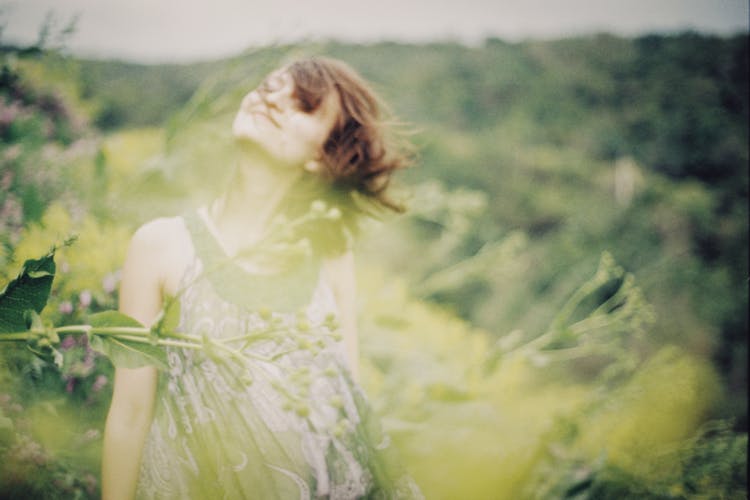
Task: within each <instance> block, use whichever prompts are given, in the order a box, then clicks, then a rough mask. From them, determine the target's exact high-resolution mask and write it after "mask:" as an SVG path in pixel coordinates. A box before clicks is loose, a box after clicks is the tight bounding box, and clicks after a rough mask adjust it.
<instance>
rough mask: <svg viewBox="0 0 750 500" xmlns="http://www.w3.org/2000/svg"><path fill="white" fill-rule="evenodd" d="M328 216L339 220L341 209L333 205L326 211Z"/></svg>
mask: <svg viewBox="0 0 750 500" xmlns="http://www.w3.org/2000/svg"><path fill="white" fill-rule="evenodd" d="M326 218H327V219H330V220H339V219H340V218H341V210H340V209H339V208H338V207H333V208H332V209H330V210H329V211H328V213H326Z"/></svg>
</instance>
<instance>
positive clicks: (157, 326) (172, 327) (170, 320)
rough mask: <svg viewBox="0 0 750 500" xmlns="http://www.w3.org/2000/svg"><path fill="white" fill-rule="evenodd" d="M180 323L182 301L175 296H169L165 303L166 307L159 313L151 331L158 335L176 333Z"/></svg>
mask: <svg viewBox="0 0 750 500" xmlns="http://www.w3.org/2000/svg"><path fill="white" fill-rule="evenodd" d="M179 324H180V302H179V301H178V300H176V299H175V298H174V297H168V298H167V299H166V300H165V303H164V309H162V311H161V313H160V314H159V317H158V319H157V320H156V323H154V326H153V327H151V331H152V332H154V333H155V334H156V335H157V336H161V335H163V334H164V333H174V332H175V331H177V327H178V326H179Z"/></svg>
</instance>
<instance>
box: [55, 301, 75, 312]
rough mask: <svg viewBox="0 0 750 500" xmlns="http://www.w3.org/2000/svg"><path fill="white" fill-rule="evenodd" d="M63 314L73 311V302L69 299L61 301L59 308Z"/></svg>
mask: <svg viewBox="0 0 750 500" xmlns="http://www.w3.org/2000/svg"><path fill="white" fill-rule="evenodd" d="M57 310H58V311H60V312H61V313H62V314H70V313H72V312H73V304H71V302H70V301H69V300H65V301H63V302H60V306H59V307H58V308H57Z"/></svg>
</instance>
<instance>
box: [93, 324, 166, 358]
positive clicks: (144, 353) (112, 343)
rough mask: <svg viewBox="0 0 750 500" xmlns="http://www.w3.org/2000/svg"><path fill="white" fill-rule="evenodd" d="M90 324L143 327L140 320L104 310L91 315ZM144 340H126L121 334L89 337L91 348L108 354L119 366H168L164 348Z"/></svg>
mask: <svg viewBox="0 0 750 500" xmlns="http://www.w3.org/2000/svg"><path fill="white" fill-rule="evenodd" d="M89 324H90V325H91V326H93V327H95V328H100V327H101V328H104V327H134V328H143V325H141V324H140V323H139V322H138V321H136V320H135V319H133V318H131V317H130V316H127V315H125V314H122V313H121V312H118V311H104V312H100V313H97V314H92V315H91V316H89ZM143 340H144V342H137V341H133V340H126V339H122V338H119V336H112V335H107V336H103V335H96V334H94V335H92V336H91V338H90V339H89V343H90V345H91V348H92V349H94V350H95V351H97V352H100V353H102V354H104V355H105V356H107V357H108V358H109V359H110V361H112V364H113V365H115V367H117V368H140V367H142V366H156V367H157V368H161V369H166V368H167V356H166V353H165V352H164V349H163V348H162V347H159V346H155V345H151V344H149V343H148V338H147V337H144V338H143Z"/></svg>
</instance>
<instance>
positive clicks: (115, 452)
mask: <svg viewBox="0 0 750 500" xmlns="http://www.w3.org/2000/svg"><path fill="white" fill-rule="evenodd" d="M164 224H165V222H164V220H163V219H162V220H156V221H153V222H151V223H148V224H146V225H144V226H143V227H141V228H140V229H139V230H138V231H136V233H135V234H134V235H133V238H132V240H131V242H130V247H129V249H128V255H127V258H126V259H125V264H124V266H123V269H122V282H121V285H120V311H121V312H123V313H125V314H127V315H129V316H131V317H133V318H135V319H136V320H138V321H139V322H141V323H142V324H143V325H144V326H150V325H151V324H152V323H153V321H154V320H155V319H156V316H157V315H158V313H159V311H160V309H161V307H162V276H163V271H164V269H163V267H162V266H161V265H160V262H163V258H162V257H161V256H162V255H163V253H164V251H165V249H164V248H163V247H162V246H161V245H160V240H161V241H163V237H164V236H163V235H164V227H162V226H164ZM156 384H157V373H156V368H154V367H151V366H146V367H142V368H134V369H128V368H116V369H115V380H114V390H113V394H112V403H111V405H110V408H109V413H108V415H107V423H106V425H105V429H104V450H103V454H102V498H103V499H104V500H115V499H131V498H133V497H134V496H135V490H136V485H137V481H138V471H139V468H140V461H141V453H142V451H143V444H144V442H145V439H146V435H147V433H148V430H149V427H150V424H151V419H152V416H153V408H154V398H155V395H156Z"/></svg>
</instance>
